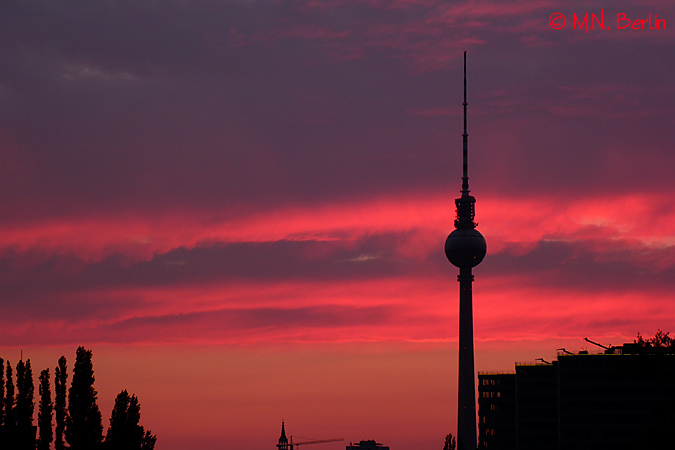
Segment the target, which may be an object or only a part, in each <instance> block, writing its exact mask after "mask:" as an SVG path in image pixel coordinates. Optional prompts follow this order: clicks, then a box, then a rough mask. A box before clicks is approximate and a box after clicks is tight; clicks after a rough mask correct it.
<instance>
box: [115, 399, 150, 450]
mask: <svg viewBox="0 0 675 450" xmlns="http://www.w3.org/2000/svg"><path fill="white" fill-rule="evenodd" d="M140 420H141V405H140V404H139V402H138V398H137V397H136V396H135V395H131V396H130V395H129V393H128V392H127V391H126V390H124V391H122V392H120V393H119V394H118V395H117V397H116V398H115V406H114V407H113V410H112V414H111V415H110V427H109V428H108V432H107V433H106V436H105V449H106V450H152V449H153V448H154V447H155V441H156V440H157V438H156V437H155V436H153V435H152V434H151V433H150V431H149V430H148V431H145V430H144V429H143V427H142V426H141V425H139V422H140Z"/></svg>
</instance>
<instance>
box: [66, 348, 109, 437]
mask: <svg viewBox="0 0 675 450" xmlns="http://www.w3.org/2000/svg"><path fill="white" fill-rule="evenodd" d="M91 356H92V355H91V350H85V348H84V347H78V349H77V354H76V356H75V366H74V367H73V380H72V382H71V385H70V390H69V391H68V416H67V417H66V433H65V434H66V441H67V442H68V444H70V448H71V450H96V449H98V448H99V447H100V445H101V441H102V440H103V425H102V422H101V411H100V410H99V409H98V405H97V404H96V389H94V367H93V365H92V362H91Z"/></svg>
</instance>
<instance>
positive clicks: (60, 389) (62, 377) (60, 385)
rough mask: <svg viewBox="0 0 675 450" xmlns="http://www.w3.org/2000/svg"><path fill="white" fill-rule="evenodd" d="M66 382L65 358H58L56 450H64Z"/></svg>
mask: <svg viewBox="0 0 675 450" xmlns="http://www.w3.org/2000/svg"><path fill="white" fill-rule="evenodd" d="M67 381H68V371H67V366H66V357H65V356H61V357H60V358H59V365H58V366H56V370H55V371H54V415H55V418H56V430H55V431H56V440H55V442H54V443H55V444H56V450H64V449H65V444H64V442H63V434H64V431H65V429H66V416H67V410H66V382H67Z"/></svg>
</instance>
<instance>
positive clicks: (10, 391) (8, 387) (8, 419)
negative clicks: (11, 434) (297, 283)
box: [4, 361, 14, 427]
mask: <svg viewBox="0 0 675 450" xmlns="http://www.w3.org/2000/svg"><path fill="white" fill-rule="evenodd" d="M6 373H7V380H6V381H5V402H4V403H5V427H13V426H14V376H13V374H12V365H11V364H10V363H9V361H7V372H6Z"/></svg>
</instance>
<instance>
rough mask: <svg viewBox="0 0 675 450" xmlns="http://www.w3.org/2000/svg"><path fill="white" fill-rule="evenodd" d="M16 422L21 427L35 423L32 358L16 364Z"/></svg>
mask: <svg viewBox="0 0 675 450" xmlns="http://www.w3.org/2000/svg"><path fill="white" fill-rule="evenodd" d="M16 391H17V392H16V407H15V408H16V424H17V425H18V426H19V427H20V428H25V427H30V426H32V425H33V411H34V409H35V404H34V393H35V385H34V384H33V369H32V368H31V365H30V359H27V360H26V362H25V363H24V362H23V361H19V362H18V363H17V364H16Z"/></svg>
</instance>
